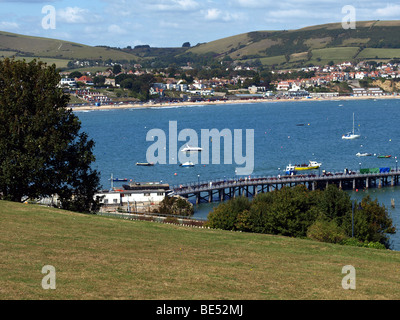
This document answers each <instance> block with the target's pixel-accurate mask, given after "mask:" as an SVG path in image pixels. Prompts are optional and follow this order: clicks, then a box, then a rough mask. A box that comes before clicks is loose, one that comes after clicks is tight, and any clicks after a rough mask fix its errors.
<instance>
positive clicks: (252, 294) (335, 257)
mask: <svg viewBox="0 0 400 320" xmlns="http://www.w3.org/2000/svg"><path fill="white" fill-rule="evenodd" d="M0 246H1V250H0V265H1V267H0V299H162V300H164V299H167V300H169V299H239V300H240V299H244V300H247V299H395V298H399V297H400V285H399V282H400V273H399V272H398V266H399V264H400V253H399V252H391V251H386V250H375V249H366V248H355V247H345V246H339V245H330V244H323V243H318V242H313V241H308V240H299V239H292V238H285V237H278V236H269V235H261V234H246V233H239V232H227V231H220V230H209V229H193V228H187V227H183V226H175V225H164V224H158V223H152V222H143V221H137V222H136V221H127V220H118V219H111V218H106V217H100V216H95V215H82V214H77V213H71V212H66V211H61V210H56V209H50V208H43V207H38V206H35V205H27V204H16V203H10V202H5V201H0ZM45 265H52V266H54V267H55V269H56V289H55V290H43V289H42V287H41V281H42V278H43V277H44V275H43V274H42V273H41V270H42V267H43V266H45ZM346 265H352V266H354V267H355V268H356V286H357V287H356V290H344V289H343V288H342V285H341V283H342V279H343V277H344V276H345V275H344V274H342V273H341V272H342V268H343V267H344V266H346Z"/></svg>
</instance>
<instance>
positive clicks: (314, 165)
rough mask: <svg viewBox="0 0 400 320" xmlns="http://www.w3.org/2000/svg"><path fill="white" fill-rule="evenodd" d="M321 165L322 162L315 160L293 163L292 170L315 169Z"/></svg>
mask: <svg viewBox="0 0 400 320" xmlns="http://www.w3.org/2000/svg"><path fill="white" fill-rule="evenodd" d="M321 165H322V163H319V162H317V161H309V162H308V164H301V165H295V166H294V170H296V171H304V170H315V169H318V168H319V167H320V166H321Z"/></svg>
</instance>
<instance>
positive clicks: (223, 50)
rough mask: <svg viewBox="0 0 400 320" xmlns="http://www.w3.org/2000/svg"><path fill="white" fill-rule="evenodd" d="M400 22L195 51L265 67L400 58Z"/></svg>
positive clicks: (334, 27)
mask: <svg viewBox="0 0 400 320" xmlns="http://www.w3.org/2000/svg"><path fill="white" fill-rule="evenodd" d="M399 33H400V21H365V22H358V23H357V26H356V29H355V30H352V29H349V30H345V29H343V28H342V24H341V23H332V24H326V25H318V26H312V27H307V28H302V29H298V30H284V31H256V32H249V33H245V34H240V35H237V36H232V37H228V38H224V39H220V40H216V41H212V42H209V43H206V44H202V45H199V46H196V47H193V48H191V49H190V50H189V51H188V52H191V53H193V54H206V53H210V52H213V53H215V55H216V56H218V57H219V58H224V57H229V58H231V59H233V60H238V61H249V60H254V59H260V61H261V62H262V64H264V65H272V64H286V65H290V64H299V63H300V64H309V63H313V64H323V63H327V62H329V61H331V60H332V61H334V62H340V61H346V60H348V61H354V60H355V59H357V58H359V59H392V58H400V38H398V36H397V35H398V34H399Z"/></svg>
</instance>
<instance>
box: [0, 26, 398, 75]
mask: <svg viewBox="0 0 400 320" xmlns="http://www.w3.org/2000/svg"><path fill="white" fill-rule="evenodd" d="M399 34H400V20H396V21H364V22H357V26H356V29H354V30H353V29H348V30H345V29H343V28H342V24H341V23H331V24H325V25H317V26H310V27H307V28H302V29H298V30H282V31H254V32H249V33H244V34H240V35H235V36H231V37H227V38H223V39H219V40H215V41H211V42H208V43H204V44H199V45H196V46H195V47H191V48H186V47H185V48H150V47H149V46H138V47H137V48H136V47H135V48H133V49H131V48H130V47H127V48H124V49H119V48H108V47H91V46H87V45H83V44H78V43H73V42H68V41H61V40H55V39H47V38H38V37H30V36H24V35H18V34H12V33H6V32H0V57H7V56H13V55H17V56H18V57H40V58H42V59H50V60H49V61H51V63H52V62H53V60H54V59H59V60H56V62H58V63H57V65H62V66H64V65H66V64H67V63H68V61H71V60H85V59H87V60H102V61H105V60H109V59H111V60H113V61H114V62H117V61H123V60H124V61H135V62H138V63H142V64H143V65H145V66H146V67H152V66H154V67H167V66H169V65H171V64H176V65H185V64H186V63H187V62H191V63H193V64H197V66H203V65H207V64H210V63H212V62H215V60H216V59H217V60H222V59H225V60H231V61H232V60H233V61H240V62H248V63H257V64H260V63H261V64H263V65H265V66H272V65H275V66H279V67H280V68H289V67H301V66H304V65H309V64H317V65H322V64H327V63H328V62H330V61H333V62H335V63H337V62H342V61H356V60H367V59H375V60H378V59H383V60H385V59H386V60H387V59H394V58H400V38H399V37H398V35H399ZM51 59H53V60H51ZM45 61H46V60H45Z"/></svg>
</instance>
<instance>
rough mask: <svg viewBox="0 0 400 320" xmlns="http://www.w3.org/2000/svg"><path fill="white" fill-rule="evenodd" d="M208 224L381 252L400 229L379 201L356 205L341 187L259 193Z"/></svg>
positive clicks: (225, 206) (222, 208)
mask: <svg viewBox="0 0 400 320" xmlns="http://www.w3.org/2000/svg"><path fill="white" fill-rule="evenodd" d="M207 225H208V226H209V227H211V228H219V229H224V230H234V231H244V232H255V233H266V234H273V235H282V236H289V237H300V238H310V239H313V240H318V241H322V242H329V243H341V244H346V243H353V244H354V243H356V244H358V245H362V244H364V245H368V246H374V247H378V248H379V247H384V248H389V247H390V241H389V234H393V233H395V231H396V228H395V227H394V226H393V222H392V219H391V218H390V216H389V213H388V211H387V209H386V208H385V207H384V206H382V205H380V204H379V203H378V202H377V200H374V201H373V200H372V199H371V198H370V197H369V196H366V197H364V198H363V199H362V201H361V202H358V203H355V204H354V203H353V202H352V200H351V198H350V196H349V195H348V194H347V193H346V192H344V191H342V190H339V189H338V188H337V187H336V186H335V185H330V186H328V188H327V189H326V190H324V191H320V190H315V191H310V190H308V189H307V188H306V187H305V186H303V185H298V186H296V187H293V188H290V187H284V188H282V189H281V190H275V191H272V192H268V193H262V194H258V195H257V196H256V197H254V198H253V199H252V200H249V199H248V198H245V197H238V198H235V199H231V200H229V201H227V202H224V203H221V204H220V205H219V206H217V207H216V208H214V210H213V211H212V212H210V213H209V215H208V222H207Z"/></svg>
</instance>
